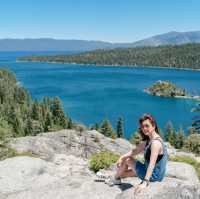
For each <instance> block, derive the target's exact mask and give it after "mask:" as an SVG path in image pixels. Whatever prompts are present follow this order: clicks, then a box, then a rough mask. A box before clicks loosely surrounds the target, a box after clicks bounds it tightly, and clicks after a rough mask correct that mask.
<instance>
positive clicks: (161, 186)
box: [115, 178, 200, 199]
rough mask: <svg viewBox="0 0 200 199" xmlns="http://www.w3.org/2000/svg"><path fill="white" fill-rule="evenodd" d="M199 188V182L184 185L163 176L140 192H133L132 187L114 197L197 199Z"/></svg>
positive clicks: (120, 198) (199, 194)
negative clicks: (160, 180) (160, 179)
mask: <svg viewBox="0 0 200 199" xmlns="http://www.w3.org/2000/svg"><path fill="white" fill-rule="evenodd" d="M199 190H200V184H197V185H185V184H183V183H182V182H180V181H178V180H177V179H172V178H165V179H164V181H162V182H154V183H150V185H149V186H148V187H147V188H146V189H145V190H143V191H142V192H141V193H138V194H134V189H128V190H125V191H124V192H122V193H121V194H118V195H117V196H116V198H115V199H160V198H162V199H172V198H177V199H190V198H191V199H199V198H200V191H199Z"/></svg>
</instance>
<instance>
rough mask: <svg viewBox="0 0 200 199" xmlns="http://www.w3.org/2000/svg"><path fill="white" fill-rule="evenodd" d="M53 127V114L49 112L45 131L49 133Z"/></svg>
mask: <svg viewBox="0 0 200 199" xmlns="http://www.w3.org/2000/svg"><path fill="white" fill-rule="evenodd" d="M51 126H52V120H51V114H50V112H47V115H46V119H45V123H44V131H45V132H47V131H49V130H50V129H51Z"/></svg>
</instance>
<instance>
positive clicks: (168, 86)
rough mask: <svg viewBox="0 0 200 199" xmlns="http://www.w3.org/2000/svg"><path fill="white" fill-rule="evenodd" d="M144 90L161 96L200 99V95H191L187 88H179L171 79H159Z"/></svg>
mask: <svg viewBox="0 0 200 199" xmlns="http://www.w3.org/2000/svg"><path fill="white" fill-rule="evenodd" d="M144 92H146V93H148V94H151V95H155V96H160V97H175V98H186V99H196V100H200V96H197V95H196V96H194V95H191V94H189V93H188V92H187V91H186V90H185V89H182V88H179V87H177V86H176V85H174V84H172V83H170V82H169V81H162V80H158V81H157V82H155V83H154V84H153V85H152V86H151V87H149V88H145V89H144Z"/></svg>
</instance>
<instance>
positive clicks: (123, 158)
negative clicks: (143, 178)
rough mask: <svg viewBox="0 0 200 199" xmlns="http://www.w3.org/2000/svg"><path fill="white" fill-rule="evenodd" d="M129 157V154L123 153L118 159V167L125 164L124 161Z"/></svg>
mask: <svg viewBox="0 0 200 199" xmlns="http://www.w3.org/2000/svg"><path fill="white" fill-rule="evenodd" d="M127 158H129V155H127V154H125V155H122V156H121V157H120V158H119V159H118V160H117V163H116V164H117V167H120V166H121V164H123V162H124V161H125V160H126V159H127Z"/></svg>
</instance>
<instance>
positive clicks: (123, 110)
mask: <svg viewBox="0 0 200 199" xmlns="http://www.w3.org/2000/svg"><path fill="white" fill-rule="evenodd" d="M31 54H35V55H37V54H47V52H34V53H32V52H26V53H25V52H0V67H7V68H9V69H11V70H13V71H14V72H15V74H16V77H17V80H18V81H19V82H20V83H21V84H22V85H23V86H24V87H25V88H27V89H28V90H29V92H30V94H31V95H32V97H33V98H34V99H41V98H42V97H43V96H50V97H52V96H59V97H60V98H61V100H62V102H63V107H64V110H65V113H66V114H68V115H69V116H70V117H72V119H73V120H74V121H77V122H80V123H84V124H86V125H91V124H94V123H95V122H101V121H102V119H103V118H108V119H109V120H110V121H111V122H112V124H113V126H114V127H115V125H116V119H117V118H118V117H119V116H122V117H123V118H124V125H125V133H126V137H130V135H131V134H132V133H133V132H135V130H136V129H137V127H138V118H139V117H140V115H141V114H143V113H144V112H148V113H151V114H152V115H153V116H154V117H155V118H156V120H157V122H158V125H159V127H160V128H161V129H164V127H165V125H166V123H167V122H168V121H172V123H173V124H174V126H175V127H176V128H178V127H179V126H180V125H181V126H182V127H183V128H184V129H187V128H188V127H189V126H190V125H191V123H192V118H193V116H194V113H191V108H193V107H194V106H195V104H196V102H195V101H193V100H185V99H172V98H161V97H155V96H151V95H148V94H146V93H144V92H143V89H144V88H146V87H148V86H150V85H152V84H153V83H154V82H155V81H157V80H169V81H171V82H173V83H175V84H176V85H178V86H180V87H183V88H186V89H187V90H189V91H191V92H192V93H194V94H198V95H200V81H199V80H200V72H198V71H189V70H177V69H159V68H144V67H141V68H131V67H104V66H89V65H85V66H84V65H73V64H50V63H31V62H16V61H15V58H16V57H17V56H23V55H31ZM48 54H52V55H53V54H59V52H51V53H50V52H49V53H48ZM62 54H63V53H62Z"/></svg>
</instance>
